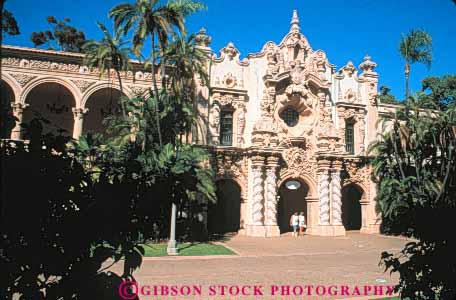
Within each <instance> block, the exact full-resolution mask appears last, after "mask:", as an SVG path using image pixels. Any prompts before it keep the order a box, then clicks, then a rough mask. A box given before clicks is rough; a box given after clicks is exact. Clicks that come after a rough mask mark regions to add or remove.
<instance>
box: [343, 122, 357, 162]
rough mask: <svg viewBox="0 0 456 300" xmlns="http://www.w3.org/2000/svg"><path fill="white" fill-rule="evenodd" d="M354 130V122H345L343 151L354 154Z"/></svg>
mask: <svg viewBox="0 0 456 300" xmlns="http://www.w3.org/2000/svg"><path fill="white" fill-rule="evenodd" d="M354 132H355V131H354V124H353V123H352V122H347V123H345V151H347V152H348V153H350V154H355V136H354Z"/></svg>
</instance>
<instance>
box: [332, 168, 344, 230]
mask: <svg viewBox="0 0 456 300" xmlns="http://www.w3.org/2000/svg"><path fill="white" fill-rule="evenodd" d="M340 188H341V181H340V170H338V169H336V170H332V171H331V194H332V205H331V206H332V223H333V225H342V194H341V191H340Z"/></svg>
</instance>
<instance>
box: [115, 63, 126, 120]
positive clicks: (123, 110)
mask: <svg viewBox="0 0 456 300" xmlns="http://www.w3.org/2000/svg"><path fill="white" fill-rule="evenodd" d="M116 73H117V79H118V80H119V87H120V93H121V94H122V95H123V87H122V78H121V76H120V71H119V70H118V69H116ZM122 95H121V97H122ZM119 100H120V106H121V108H122V116H123V118H124V119H125V117H126V110H125V104H124V102H123V100H122V99H119Z"/></svg>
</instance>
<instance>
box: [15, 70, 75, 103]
mask: <svg viewBox="0 0 456 300" xmlns="http://www.w3.org/2000/svg"><path fill="white" fill-rule="evenodd" d="M46 83H56V84H60V85H62V86H64V87H65V88H66V89H68V90H69V91H70V93H71V94H72V96H73V99H74V106H75V107H78V106H79V105H78V104H79V100H80V99H81V92H80V91H79V89H78V88H77V86H76V85H74V84H73V83H72V82H70V81H68V80H65V79H61V78H56V77H40V78H37V79H35V80H32V81H31V82H29V83H28V84H27V85H26V86H25V87H24V89H23V91H22V94H21V97H20V98H19V101H18V102H20V103H22V104H25V103H26V102H25V100H26V99H27V96H28V95H29V93H30V92H31V91H32V90H33V89H34V88H35V87H37V86H39V85H41V84H46Z"/></svg>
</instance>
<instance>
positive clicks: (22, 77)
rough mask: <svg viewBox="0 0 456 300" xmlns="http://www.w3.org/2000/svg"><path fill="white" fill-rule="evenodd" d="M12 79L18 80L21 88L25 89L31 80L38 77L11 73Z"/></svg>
mask: <svg viewBox="0 0 456 300" xmlns="http://www.w3.org/2000/svg"><path fill="white" fill-rule="evenodd" d="M10 75H11V77H13V78H14V79H16V81H17V82H18V83H19V85H20V86H21V87H24V86H25V85H26V84H27V83H29V82H30V81H31V80H33V79H35V78H36V77H37V76H33V75H28V74H23V73H10Z"/></svg>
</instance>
